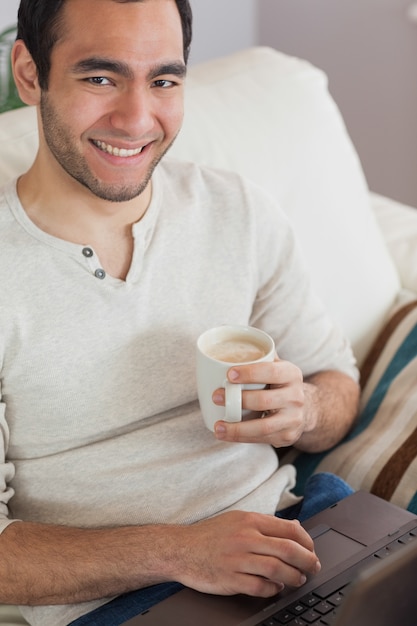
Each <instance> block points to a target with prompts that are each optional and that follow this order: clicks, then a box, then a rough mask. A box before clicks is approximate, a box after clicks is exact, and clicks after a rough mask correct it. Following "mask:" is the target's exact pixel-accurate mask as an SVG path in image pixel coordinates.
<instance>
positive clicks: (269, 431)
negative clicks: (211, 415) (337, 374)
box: [214, 413, 302, 447]
mask: <svg viewBox="0 0 417 626" xmlns="http://www.w3.org/2000/svg"><path fill="white" fill-rule="evenodd" d="M214 433H215V435H216V437H217V439H219V440H222V441H229V442H233V443H269V444H270V445H273V446H275V447H287V446H290V445H292V444H293V443H294V442H295V441H297V440H298V439H299V437H300V436H301V434H302V426H301V421H300V420H297V421H296V422H294V420H291V419H290V418H289V416H286V415H284V414H281V413H274V414H273V415H270V416H269V417H264V418H262V419H261V418H259V417H255V418H252V419H247V420H245V421H243V422H225V421H218V422H216V423H215V425H214Z"/></svg>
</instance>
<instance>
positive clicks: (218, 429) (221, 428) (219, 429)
mask: <svg viewBox="0 0 417 626" xmlns="http://www.w3.org/2000/svg"><path fill="white" fill-rule="evenodd" d="M214 432H215V433H216V435H217V436H219V437H222V435H225V434H226V426H225V425H224V424H222V423H221V422H220V423H219V424H216V425H215V427H214Z"/></svg>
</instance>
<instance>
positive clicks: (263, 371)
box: [227, 358, 303, 386]
mask: <svg viewBox="0 0 417 626" xmlns="http://www.w3.org/2000/svg"><path fill="white" fill-rule="evenodd" d="M227 377H228V379H229V381H230V382H231V383H242V384H250V383H256V384H265V385H278V386H280V385H287V384H289V383H291V382H294V381H301V382H302V380H303V375H302V372H301V370H300V368H299V367H297V366H296V365H294V364H293V363H290V362H289V361H280V360H279V359H278V358H277V359H276V360H275V361H263V362H261V363H249V364H247V365H236V366H233V367H231V368H230V369H229V370H228V373H227Z"/></svg>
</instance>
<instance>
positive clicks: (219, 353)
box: [197, 326, 275, 431]
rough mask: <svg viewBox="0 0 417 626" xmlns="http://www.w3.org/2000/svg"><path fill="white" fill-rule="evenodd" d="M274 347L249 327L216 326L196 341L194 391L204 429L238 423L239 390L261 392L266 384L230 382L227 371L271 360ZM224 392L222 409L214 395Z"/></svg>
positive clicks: (240, 404)
mask: <svg viewBox="0 0 417 626" xmlns="http://www.w3.org/2000/svg"><path fill="white" fill-rule="evenodd" d="M274 358H275V344H274V341H273V339H272V337H270V336H269V335H268V334H267V333H265V332H264V331H262V330H259V329H258V328H253V327H252V326H218V327H217V328H211V329H210V330H207V331H206V332H204V333H203V334H202V335H200V337H199V338H198V340H197V390H198V399H199V402H200V408H201V412H202V414H203V419H204V423H205V425H206V426H207V428H208V429H209V430H211V431H214V424H215V423H216V422H217V421H218V420H225V421H227V422H240V421H241V420H242V416H243V415H245V414H247V413H249V411H243V412H242V389H262V388H263V387H264V386H265V385H241V384H239V383H230V382H229V381H228V379H227V372H228V370H229V369H230V368H231V367H233V366H234V365H242V364H246V363H257V362H262V361H273V360H274ZM220 387H224V389H225V406H224V407H223V406H217V405H215V404H214V402H213V400H212V395H213V392H214V391H215V390H216V389H219V388H220Z"/></svg>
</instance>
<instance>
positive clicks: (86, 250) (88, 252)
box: [83, 248, 94, 259]
mask: <svg viewBox="0 0 417 626" xmlns="http://www.w3.org/2000/svg"><path fill="white" fill-rule="evenodd" d="M83 255H84V256H85V257H87V258H88V259H89V258H90V257H92V256H93V255H94V252H93V251H92V249H91V248H83Z"/></svg>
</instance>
